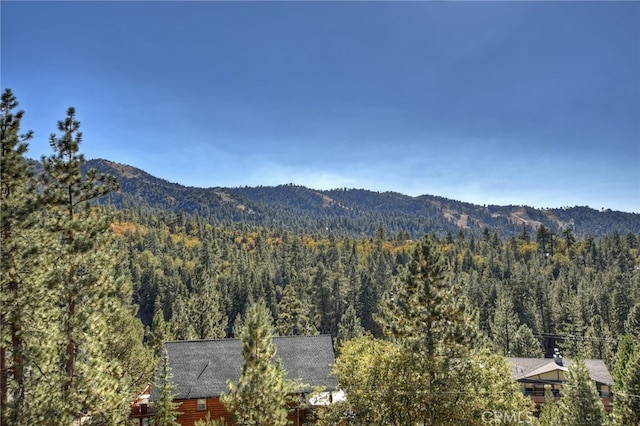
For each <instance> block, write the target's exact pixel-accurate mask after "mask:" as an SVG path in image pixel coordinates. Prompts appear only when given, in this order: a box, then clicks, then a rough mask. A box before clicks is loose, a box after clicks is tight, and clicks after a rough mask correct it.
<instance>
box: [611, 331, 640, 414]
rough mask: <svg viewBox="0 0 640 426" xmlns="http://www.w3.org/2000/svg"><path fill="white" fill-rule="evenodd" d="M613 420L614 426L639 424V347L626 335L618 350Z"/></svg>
mask: <svg viewBox="0 0 640 426" xmlns="http://www.w3.org/2000/svg"><path fill="white" fill-rule="evenodd" d="M617 355H618V362H617V365H616V372H615V383H616V386H615V399H614V405H613V418H614V422H615V424H616V425H619V426H623V425H637V424H640V397H639V395H640V345H638V344H637V343H635V342H634V340H633V337H631V335H629V334H627V335H625V336H624V337H623V339H622V341H621V343H620V347H619V350H618V354H617Z"/></svg>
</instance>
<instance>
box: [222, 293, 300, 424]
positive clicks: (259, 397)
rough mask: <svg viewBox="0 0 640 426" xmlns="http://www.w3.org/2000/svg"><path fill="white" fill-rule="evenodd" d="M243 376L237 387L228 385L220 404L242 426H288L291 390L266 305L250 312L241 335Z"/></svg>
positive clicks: (251, 307) (231, 384)
mask: <svg viewBox="0 0 640 426" xmlns="http://www.w3.org/2000/svg"><path fill="white" fill-rule="evenodd" d="M240 337H241V339H242V357H243V359H244V363H243V365H242V373H241V375H240V378H239V381H238V383H237V384H234V383H232V382H231V381H229V382H228V386H229V393H228V394H222V395H221V396H220V400H221V401H222V403H223V404H224V405H225V406H226V407H227V409H228V410H229V411H230V412H231V413H232V414H233V415H234V418H235V419H236V421H237V423H238V424H241V425H273V426H278V425H286V424H288V420H287V400H288V394H289V392H290V391H291V390H292V387H291V385H290V384H288V382H287V381H286V379H285V372H284V369H283V368H282V365H281V363H280V361H279V359H275V358H276V347H275V345H274V343H273V341H272V335H271V316H270V314H269V311H268V310H267V307H266V305H265V304H264V302H258V303H255V304H252V305H251V306H249V308H248V309H247V312H246V315H245V317H244V319H243V325H242V329H241V332H240Z"/></svg>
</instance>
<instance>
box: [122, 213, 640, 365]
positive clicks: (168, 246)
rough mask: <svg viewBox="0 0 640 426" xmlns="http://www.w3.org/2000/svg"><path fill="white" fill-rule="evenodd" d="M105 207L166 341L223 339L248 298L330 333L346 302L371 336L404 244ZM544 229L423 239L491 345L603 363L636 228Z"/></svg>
mask: <svg viewBox="0 0 640 426" xmlns="http://www.w3.org/2000/svg"><path fill="white" fill-rule="evenodd" d="M118 215H119V220H118V222H116V224H115V225H114V231H115V232H116V234H117V235H119V241H120V245H121V247H122V249H123V250H126V251H127V252H128V254H129V267H130V271H131V277H132V280H133V283H134V300H135V302H136V303H138V304H139V306H140V311H139V315H140V317H141V318H142V320H143V322H144V323H145V324H146V325H147V326H149V327H150V329H149V330H150V332H151V334H152V335H154V334H157V332H158V330H159V329H161V331H162V333H167V334H168V337H169V338H172V339H191V338H211V337H224V336H229V335H232V334H233V321H234V320H235V318H236V317H237V316H238V314H241V313H242V312H243V310H244V308H245V307H246V305H247V304H248V303H249V301H250V300H258V299H264V300H266V301H267V304H268V306H269V307H270V309H271V311H272V314H273V316H274V318H275V319H276V324H277V325H276V328H277V329H278V330H280V331H281V332H291V330H294V329H295V330H298V331H299V332H302V331H303V330H304V331H306V332H314V333H316V332H319V333H331V334H333V335H337V333H338V329H339V325H340V322H341V320H343V316H344V314H345V312H346V311H347V309H348V308H349V307H351V308H352V309H353V310H354V311H355V315H356V316H357V317H358V318H360V319H361V321H362V325H363V327H364V328H365V329H366V330H370V331H372V332H373V333H374V334H375V335H379V332H380V330H379V329H378V325H377V324H376V321H375V316H376V313H377V312H378V307H379V304H380V301H381V298H382V297H383V295H384V294H385V292H387V291H389V290H390V285H391V282H392V278H393V277H394V276H395V275H396V274H397V271H398V269H399V268H400V267H401V266H403V265H405V264H406V263H407V262H408V261H409V259H410V253H411V251H412V249H413V246H414V244H415V242H414V241H413V240H407V239H405V238H404V237H401V238H399V236H398V235H395V236H394V235H390V234H388V233H387V232H386V231H385V230H384V229H383V228H379V229H378V232H377V235H376V236H375V237H371V238H370V237H366V238H352V237H335V236H333V235H328V236H326V235H323V234H311V233H295V232H290V231H286V230H282V229H278V228H273V229H267V228H263V227H254V226H251V225H236V226H217V225H214V224H211V223H209V222H207V221H206V220H205V219H204V218H202V217H199V216H191V215H175V214H173V213H153V212H147V211H144V210H137V211H133V210H123V211H120V212H119V213H118ZM549 235H550V234H549V231H548V229H546V228H544V227H540V228H538V229H537V231H536V232H535V233H533V234H531V233H529V232H526V230H525V231H524V232H523V233H521V234H520V235H518V236H515V237H512V238H510V239H507V240H503V239H500V237H499V236H498V235H497V234H496V233H492V232H491V231H490V230H489V229H485V231H484V233H483V234H482V235H481V236H480V237H479V238H475V237H473V236H472V237H469V238H468V237H466V236H465V235H464V233H463V232H459V233H458V234H457V235H450V234H449V235H446V236H444V237H434V241H435V242H436V245H437V249H438V251H439V252H440V253H442V255H443V256H444V257H446V259H447V260H448V263H449V265H450V271H449V277H448V279H449V280H451V282H452V283H455V284H457V285H459V286H460V287H461V289H462V292H463V294H464V295H465V296H466V297H467V298H468V300H469V301H470V303H471V305H472V306H473V309H474V310H475V311H476V312H477V321H478V325H479V327H480V329H481V330H482V331H483V332H485V333H486V334H487V335H488V336H490V337H491V338H492V339H493V340H494V342H495V343H496V344H497V345H498V347H499V348H500V351H501V352H502V353H504V354H507V353H511V354H513V355H531V356H534V355H535V356H542V355H543V354H545V353H546V354H547V355H549V354H550V353H551V351H552V350H553V348H554V347H560V348H562V350H564V352H565V353H566V354H567V355H568V356H576V355H583V356H585V357H595V358H603V359H606V360H608V361H609V362H612V360H613V358H612V357H613V354H614V351H615V346H616V343H615V342H616V341H617V339H618V338H619V337H620V336H621V335H622V334H623V333H624V332H625V330H626V328H625V323H626V321H627V319H629V321H631V322H633V321H637V320H640V318H637V315H638V314H640V303H639V301H640V273H639V269H638V265H640V241H639V238H640V237H639V236H638V235H637V234H633V233H628V234H626V235H620V234H618V233H613V234H612V235H609V236H606V237H603V238H594V237H588V238H584V239H577V238H576V237H575V236H574V235H573V233H572V232H571V231H566V232H564V233H563V234H561V235H559V236H558V237H557V238H553V239H551V238H550V237H549ZM634 306H635V308H634ZM630 313H631V315H630ZM634 318H635V320H634ZM284 319H286V321H285V320H284ZM292 321H293V322H292ZM162 323H166V324H167V326H166V328H162V327H164V326H162V327H159V324H162ZM630 324H631V323H630ZM589 336H591V337H589Z"/></svg>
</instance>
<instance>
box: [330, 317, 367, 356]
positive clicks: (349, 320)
mask: <svg viewBox="0 0 640 426" xmlns="http://www.w3.org/2000/svg"><path fill="white" fill-rule="evenodd" d="M361 336H364V328H363V327H362V323H361V321H360V318H358V314H357V313H356V310H355V308H354V307H353V306H349V307H348V308H347V310H346V311H345V312H344V315H343V316H342V319H341V320H340V323H339V324H338V335H337V336H336V344H335V346H336V348H337V350H338V351H339V350H340V346H341V345H342V343H344V342H346V341H347V340H351V339H353V338H355V337H361Z"/></svg>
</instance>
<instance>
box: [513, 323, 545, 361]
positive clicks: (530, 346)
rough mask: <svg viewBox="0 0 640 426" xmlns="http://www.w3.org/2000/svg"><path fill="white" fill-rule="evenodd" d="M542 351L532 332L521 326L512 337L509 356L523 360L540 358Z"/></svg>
mask: <svg viewBox="0 0 640 426" xmlns="http://www.w3.org/2000/svg"><path fill="white" fill-rule="evenodd" d="M543 353H544V351H543V350H542V345H540V341H539V340H538V338H537V337H535V336H534V335H533V331H531V329H530V328H529V326H527V325H526V324H521V325H520V327H518V330H517V331H516V334H515V335H514V336H513V346H512V348H511V355H512V356H516V357H525V358H540V357H542V355H543Z"/></svg>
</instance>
